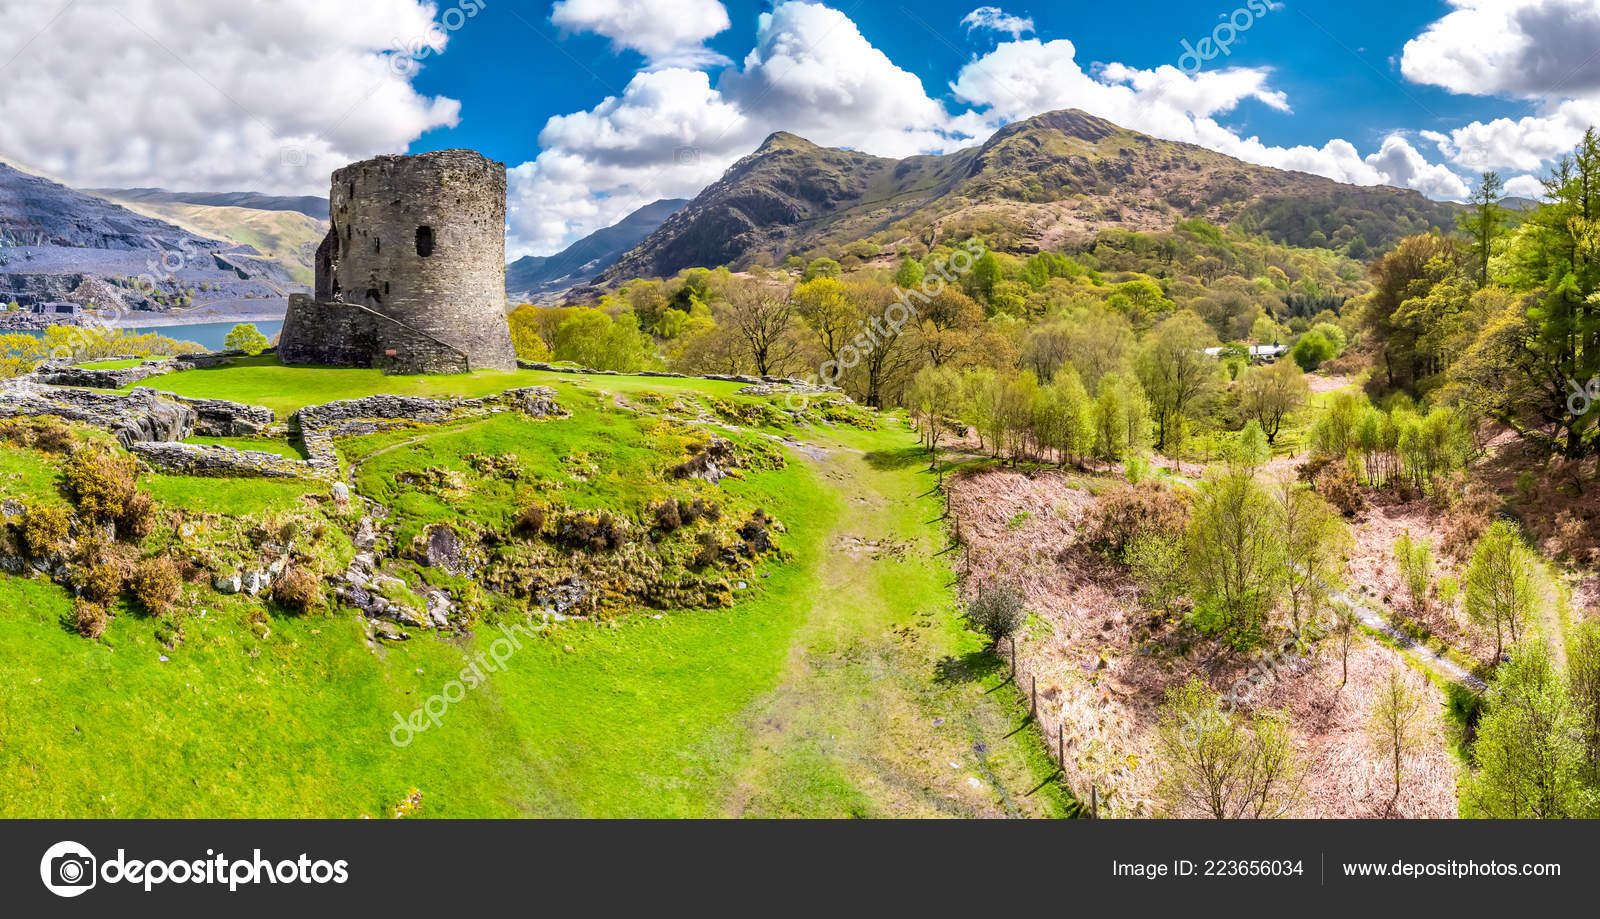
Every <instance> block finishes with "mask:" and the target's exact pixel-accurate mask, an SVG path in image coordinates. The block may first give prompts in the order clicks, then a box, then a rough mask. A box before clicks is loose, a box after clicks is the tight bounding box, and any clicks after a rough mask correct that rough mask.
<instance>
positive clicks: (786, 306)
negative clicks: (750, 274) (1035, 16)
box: [718, 278, 798, 376]
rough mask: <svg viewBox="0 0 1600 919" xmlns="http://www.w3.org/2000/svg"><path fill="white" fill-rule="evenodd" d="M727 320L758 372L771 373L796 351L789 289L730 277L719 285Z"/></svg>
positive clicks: (784, 363) (792, 306)
mask: <svg viewBox="0 0 1600 919" xmlns="http://www.w3.org/2000/svg"><path fill="white" fill-rule="evenodd" d="M718 293H720V294H721V295H722V307H723V315H724V320H723V321H725V322H726V323H727V325H728V326H729V327H730V328H731V329H733V331H734V333H735V334H736V335H737V336H738V338H739V340H740V341H742V342H743V343H744V346H745V350H746V352H748V353H749V355H750V363H751V364H753V365H754V366H755V368H756V373H758V374H760V375H762V376H770V375H772V374H773V373H775V372H776V371H777V370H779V369H780V368H783V367H785V366H786V365H787V364H788V362H789V360H790V358H792V357H793V356H794V354H795V351H796V350H797V345H798V343H797V341H796V339H795V337H794V335H793V333H792V330H791V328H790V325H791V323H792V321H793V319H794V304H793V302H792V301H791V300H790V299H789V292H788V291H787V290H786V289H784V288H783V287H781V286H778V285H775V284H771V283H768V282H765V281H756V280H748V279H743V278H731V279H729V280H728V281H725V282H723V283H722V284H720V285H719V290H718Z"/></svg>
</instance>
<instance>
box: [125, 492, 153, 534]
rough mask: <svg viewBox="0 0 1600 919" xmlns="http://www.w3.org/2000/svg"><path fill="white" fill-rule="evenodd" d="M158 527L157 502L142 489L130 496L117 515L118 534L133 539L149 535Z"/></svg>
mask: <svg viewBox="0 0 1600 919" xmlns="http://www.w3.org/2000/svg"><path fill="white" fill-rule="evenodd" d="M155 528H156V503H155V502H154V501H152V500H151V499H150V496H149V495H147V494H145V493H144V492H142V491H135V492H134V493H133V494H131V495H129V496H128V503H126V504H124V505H123V507H122V513H121V514H119V515H117V535H118V536H121V537H124V538H126V539H131V540H135V541H137V540H140V539H143V538H145V537H146V536H149V535H150V534H151V533H152V532H154V530H155Z"/></svg>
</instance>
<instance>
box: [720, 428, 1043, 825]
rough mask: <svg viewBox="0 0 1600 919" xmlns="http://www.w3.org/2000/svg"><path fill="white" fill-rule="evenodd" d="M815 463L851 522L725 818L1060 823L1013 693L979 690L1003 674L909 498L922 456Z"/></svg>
mask: <svg viewBox="0 0 1600 919" xmlns="http://www.w3.org/2000/svg"><path fill="white" fill-rule="evenodd" d="M811 456H813V459H811V460H810V462H812V463H814V464H815V465H816V466H817V468H818V470H819V472H820V473H821V475H822V476H824V477H825V479H826V480H827V481H828V483H830V484H831V485H832V486H833V487H835V488H836V489H837V490H838V492H839V496H840V498H841V499H842V500H841V502H840V511H839V514H838V518H837V520H836V522H835V524H834V526H833V528H832V534H831V536H830V538H829V540H828V544H827V545H826V546H825V547H824V549H823V555H822V557H821V559H820V560H819V564H818V570H817V572H816V574H815V577H814V578H811V579H809V580H810V582H811V583H812V584H814V585H815V586H814V588H813V590H812V592H811V594H810V596H808V597H807V612H806V614H805V619H804V622H803V623H802V624H801V626H800V628H799V629H798V630H797V633H796V635H795V639H794V642H793V644H792V645H791V646H790V648H789V652H788V656H787V661H786V664H785V667H784V674H783V677H782V682H781V683H780V685H778V686H777V688H776V689H774V690H773V691H772V692H770V693H768V694H766V695H765V696H764V697H763V698H762V699H760V700H759V701H758V702H757V703H756V704H755V705H753V706H751V708H750V710H749V713H748V718H749V721H750V729H751V730H752V732H753V733H752V741H751V742H752V745H753V750H752V752H751V755H750V757H749V765H748V767H747V768H746V769H745V770H744V771H743V774H742V775H741V776H740V778H739V780H738V782H737V784H736V787H735V788H734V791H733V794H732V795H731V796H730V798H729V800H728V801H727V808H726V809H727V813H729V814H730V815H751V816H868V817H871V816H902V817H903V816H940V815H944V816H969V817H970V816H982V817H999V816H1048V815H1060V814H1061V813H1063V812H1064V810H1065V802H1064V800H1063V797H1062V795H1061V793H1060V791H1059V790H1058V789H1057V787H1056V785H1055V783H1054V782H1048V781H1046V779H1047V777H1048V776H1049V775H1050V774H1051V772H1052V771H1053V767H1052V766H1051V765H1050V764H1049V763H1048V762H1047V761H1046V758H1045V756H1044V755H1043V753H1042V752H1041V748H1040V746H1039V742H1038V741H1037V739H1036V738H1035V737H1034V735H1033V733H1032V732H1031V731H1025V730H1018V726H1019V725H1022V724H1023V717H1024V716H1025V715H1026V711H1025V710H1024V709H1023V707H1022V706H1021V705H1020V704H1018V703H1017V702H1016V697H1015V694H1014V693H1012V692H1010V691H1008V690H1007V689H1006V688H1005V687H999V688H996V689H995V690H994V691H990V692H986V691H985V689H984V687H983V686H982V685H980V684H979V682H978V681H977V677H979V676H985V675H989V674H991V673H993V672H994V671H996V670H997V669H998V664H999V662H998V660H997V659H993V658H991V657H990V656H989V655H987V654H985V653H983V652H982V651H981V650H980V643H979V642H978V641H977V639H975V638H974V637H973V636H971V635H969V634H967V633H965V632H964V631H962V630H961V629H960V627H959V624H958V622H957V621H956V617H955V612H954V605H953V593H952V591H951V588H950V585H949V572H948V570H947V569H946V568H945V566H944V565H943V564H942V563H940V562H939V561H938V560H937V558H936V556H935V553H936V552H937V551H938V548H939V547H938V545H937V544H936V543H937V542H938V541H939V540H938V535H937V530H936V528H934V527H932V526H930V525H929V523H930V521H931V520H932V518H934V517H936V516H937V514H938V509H937V507H936V502H935V501H934V499H932V498H923V499H921V500H907V498H906V497H901V496H907V497H909V496H910V495H915V494H920V493H921V492H925V491H927V484H928V483H927V482H926V481H924V480H925V479H926V478H927V477H926V476H925V475H921V474H920V470H921V468H922V465H923V463H922V460H921V457H920V456H919V455H914V451H907V452H906V453H903V454H893V455H884V454H871V453H868V454H863V453H860V452H858V451H850V450H840V449H835V450H832V451H830V452H828V453H827V454H826V455H825V456H822V457H820V458H816V454H815V453H812V454H811ZM941 674H942V676H941ZM997 681H998V680H997V679H990V680H986V681H984V682H985V683H987V684H993V683H996V682H997Z"/></svg>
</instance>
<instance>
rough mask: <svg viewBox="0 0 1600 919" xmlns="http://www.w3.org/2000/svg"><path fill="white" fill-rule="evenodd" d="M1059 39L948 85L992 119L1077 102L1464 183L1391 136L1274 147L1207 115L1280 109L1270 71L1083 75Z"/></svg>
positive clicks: (1316, 160)
mask: <svg viewBox="0 0 1600 919" xmlns="http://www.w3.org/2000/svg"><path fill="white" fill-rule="evenodd" d="M1075 58H1076V49H1075V48H1074V47H1073V45H1072V43H1071V42H1069V41H1066V40H1064V39H1057V40H1055V41H1050V42H1040V41H1038V40H1037V39H1026V40H1023V41H1017V42H1005V43H1002V44H1001V45H999V46H998V47H997V48H995V49H994V51H992V52H990V53H989V54H986V55H983V56H982V57H979V58H975V59H974V60H973V61H972V62H971V63H969V64H968V65H967V66H966V67H963V68H962V70H961V72H960V74H959V75H958V76H957V78H956V80H955V82H953V83H952V84H951V89H952V91H954V93H955V94H956V96H957V98H959V99H961V100H963V101H964V102H967V103H969V104H970V105H972V106H974V107H975V108H977V109H980V110H982V111H983V112H984V113H985V114H986V115H988V116H990V117H991V118H994V119H996V122H997V123H998V122H999V121H1012V120H1016V119H1018V118H1026V117H1029V116H1031V115H1035V114H1038V113H1039V112H1045V111H1050V110H1052V109H1060V108H1080V109H1083V110H1084V111H1087V112H1090V113H1092V114H1095V115H1099V116H1101V117H1103V118H1107V119H1110V120H1111V121H1113V122H1116V123H1117V124H1119V125H1122V126H1123V127H1127V128H1132V129H1133V130H1136V131H1142V132H1144V133H1146V134H1151V135H1154V136H1156V137H1162V138H1166V139H1168V140H1177V141H1183V142H1186V143H1192V144H1199V145H1200V146H1203V147H1209V148H1211V149H1213V150H1217V151H1220V152H1222V153H1226V154H1228V155H1230V156H1236V157H1238V158H1239V159H1242V160H1245V161H1247V162H1251V163H1258V164H1260V165H1264V166H1273V167H1275V168H1278V169H1295V170H1300V171H1302V172H1310V173H1315V174H1317V175H1322V176H1327V177H1328V178H1331V179H1334V180H1336V181H1340V182H1349V183H1351V184H1356V185H1398V186H1401V187H1404V188H1415V189H1417V190H1418V191H1421V192H1423V193H1424V194H1427V195H1430V196H1433V197H1447V198H1455V197H1460V196H1462V195H1464V194H1465V193H1466V184H1465V183H1464V182H1462V181H1461V179H1460V178H1459V177H1457V176H1456V175H1455V174H1454V173H1452V172H1451V171H1450V170H1449V169H1447V168H1445V167H1444V166H1440V165H1435V164H1430V163H1428V162H1427V160H1426V159H1425V158H1424V157H1423V156H1422V154H1420V153H1419V152H1417V150H1416V149H1415V148H1414V147H1412V146H1411V144H1410V143H1409V142H1408V141H1407V140H1406V139H1405V138H1404V137H1401V136H1400V135H1398V134H1391V135H1390V136H1389V137H1387V138H1385V140H1384V142H1383V146H1382V148H1381V149H1380V150H1379V151H1378V152H1376V153H1374V154H1371V155H1370V156H1367V157H1365V158H1363V157H1362V156H1361V154H1360V152H1359V151H1358V150H1357V149H1356V147H1355V145H1354V144H1351V143H1350V142H1349V141H1346V140H1342V139H1335V140H1331V141H1329V142H1328V143H1326V144H1324V145H1323V146H1322V147H1320V148H1319V147H1311V146H1296V147H1274V146H1268V145H1266V144H1263V143H1261V142H1260V141H1259V140H1258V139H1256V138H1255V137H1242V136H1240V135H1239V134H1238V133H1237V132H1236V131H1234V130H1232V129H1230V128H1227V127H1225V126H1223V125H1222V124H1220V123H1219V122H1218V121H1217V120H1216V119H1215V117H1214V116H1217V115H1225V114H1227V113H1229V112H1232V111H1234V110H1235V109H1236V108H1237V107H1238V106H1239V104H1240V103H1242V102H1245V101H1247V100H1254V101H1256V102H1260V103H1261V104H1263V105H1265V106H1267V107H1268V108H1271V109H1274V110H1276V111H1280V112H1288V111H1290V106H1289V101H1288V98H1287V97H1286V96H1285V95H1284V94H1283V93H1282V92H1280V91H1277V90H1274V89H1272V88H1271V87H1270V86H1269V83H1268V81H1269V79H1270V77H1271V73H1270V71H1267V70H1264V69H1260V68H1250V67H1230V68H1227V69H1224V70H1208V71H1203V72H1201V73H1199V74H1196V75H1194V76H1190V75H1187V74H1185V73H1183V72H1182V71H1181V70H1179V69H1178V68H1176V67H1174V66H1171V65H1162V66H1160V67H1157V68H1156V69H1154V70H1138V69H1135V68H1131V67H1127V66H1125V65H1122V64H1109V65H1107V66H1105V67H1103V68H1101V69H1100V71H1099V72H1098V74H1096V75H1090V74H1089V73H1086V72H1085V71H1084V70H1083V68H1082V67H1081V66H1080V65H1079V64H1078V62H1077V61H1076V59H1075Z"/></svg>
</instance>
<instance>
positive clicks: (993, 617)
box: [964, 581, 1027, 646]
mask: <svg viewBox="0 0 1600 919" xmlns="http://www.w3.org/2000/svg"><path fill="white" fill-rule="evenodd" d="M1023 604H1024V599H1023V596H1022V588H1020V587H1018V586H1017V585H1016V583H1014V582H1012V581H1001V582H1000V583H998V584H995V585H994V586H992V587H990V588H988V589H987V590H982V589H980V590H979V592H978V596H977V597H975V598H973V599H972V601H971V602H969V603H968V604H967V611H966V613H965V614H964V618H965V619H966V621H967V625H968V627H970V628H971V629H972V630H973V631H974V632H978V633H980V634H982V635H986V636H988V638H989V643H990V645H991V646H994V645H998V644H1000V640H1001V639H1002V638H1010V637H1011V636H1012V635H1014V634H1016V631H1017V630H1018V629H1020V628H1022V624H1023V622H1024V621H1025V620H1026V619H1027V610H1026V609H1025V608H1024V606H1023Z"/></svg>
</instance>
